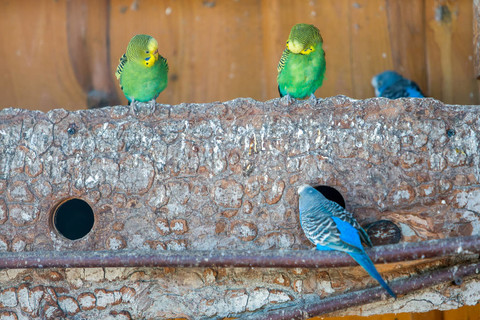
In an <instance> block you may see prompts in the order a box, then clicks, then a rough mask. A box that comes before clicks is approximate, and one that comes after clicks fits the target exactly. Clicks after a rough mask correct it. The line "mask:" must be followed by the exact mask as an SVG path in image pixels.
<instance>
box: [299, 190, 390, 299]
mask: <svg viewBox="0 0 480 320" xmlns="http://www.w3.org/2000/svg"><path fill="white" fill-rule="evenodd" d="M298 194H299V195H300V199H299V211H300V224H301V226H302V229H303V232H305V235H306V236H307V239H308V240H310V241H311V242H312V243H313V244H314V245H316V246H317V250H338V251H343V252H346V253H348V254H349V255H350V256H351V257H352V258H353V259H354V260H355V261H356V262H358V264H359V265H361V266H362V267H363V268H364V269H365V270H366V271H367V272H368V274H369V275H371V276H372V277H373V278H374V279H375V280H377V281H378V283H380V285H381V286H382V287H383V288H384V289H385V290H387V292H388V293H389V294H390V295H391V296H392V297H394V298H397V296H396V295H395V293H394V292H393V291H392V289H390V287H389V286H388V285H387V283H386V282H385V281H384V280H383V279H382V276H381V275H380V274H379V273H378V271H377V269H376V268H375V266H374V265H373V263H372V260H370V258H369V257H368V255H367V254H366V253H365V250H364V249H363V246H362V243H361V242H360V239H362V240H363V241H364V242H365V243H366V244H367V245H368V246H369V247H371V246H372V242H371V241H370V238H369V237H368V235H367V233H366V232H365V230H363V229H362V227H361V226H360V225H359V224H358V222H357V221H356V220H355V218H354V217H353V215H352V214H351V213H350V212H348V211H347V210H345V209H344V208H343V207H342V206H340V205H339V204H337V203H336V202H333V201H331V200H328V199H327V198H325V197H324V196H323V194H321V193H320V192H319V191H317V190H316V189H315V188H313V187H311V186H309V185H303V186H300V187H299V188H298Z"/></svg>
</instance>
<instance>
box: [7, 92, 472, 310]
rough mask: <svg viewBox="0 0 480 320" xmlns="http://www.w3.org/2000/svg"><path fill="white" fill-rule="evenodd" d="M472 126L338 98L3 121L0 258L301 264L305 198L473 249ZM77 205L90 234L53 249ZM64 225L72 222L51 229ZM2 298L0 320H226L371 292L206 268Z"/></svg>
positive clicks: (362, 281)
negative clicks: (230, 257)
mask: <svg viewBox="0 0 480 320" xmlns="http://www.w3.org/2000/svg"><path fill="white" fill-rule="evenodd" d="M477 110H478V106H457V105H444V104H443V103H441V102H439V101H436V100H433V99H400V100H387V99H370V100H352V99H349V98H347V97H343V96H337V97H332V98H328V99H325V100H318V101H311V100H306V101H303V102H295V103H293V104H292V105H284V104H283V101H282V100H278V99H276V100H271V101H267V102H259V101H254V100H251V99H236V100H232V101H229V102H223V103H221V102H217V103H211V104H181V105H176V106H169V105H157V107H156V109H155V110H154V111H152V110H150V109H148V106H146V105H145V106H140V107H139V108H138V109H135V108H131V107H128V106H116V107H111V108H103V109H97V110H82V111H76V112H67V111H65V110H52V111H50V112H48V113H41V112H35V111H26V110H21V109H4V110H1V111H0V149H1V150H2V153H1V155H0V251H11V252H19V254H21V253H22V252H27V251H32V252H35V251H37V252H39V254H45V252H47V253H48V252H51V251H56V252H58V251H60V252H61V251H70V252H71V251H85V250H96V251H98V250H107V252H108V251H110V252H113V251H116V250H123V249H125V250H128V252H135V251H138V252H145V251H148V250H180V251H181V252H182V254H185V255H188V254H189V252H193V251H194V250H195V251H198V250H208V251H212V250H215V251H217V250H244V251H245V250H281V249H289V250H310V249H312V245H311V244H310V243H309V242H308V241H307V240H306V238H305V237H304V235H303V233H302V231H301V229H300V225H299V221H298V199H297V193H296V192H297V187H298V186H299V185H301V184H304V183H309V184H312V185H327V186H331V187H334V188H335V189H337V190H338V191H340V192H341V193H342V194H343V197H344V199H345V202H346V207H347V209H348V210H350V211H352V212H353V213H354V215H355V217H356V218H357V220H358V221H359V222H360V223H361V224H362V225H364V226H366V225H368V224H370V223H372V222H375V221H378V220H381V219H386V220H390V221H392V222H394V223H395V224H396V225H397V226H398V227H399V228H400V231H401V233H402V239H401V241H402V242H416V241H422V240H430V239H442V238H448V237H457V236H469V235H478V234H479V231H480V217H479V212H480V188H479V187H478V185H479V182H478V181H479V178H480V170H479V164H480V155H479V150H478V147H479V139H478V135H479V134H480V127H479V125H480V117H479V113H478V111H477ZM71 198H78V199H82V200H84V201H86V203H87V204H88V205H89V206H91V208H92V211H93V219H94V220H93V221H91V222H92V223H93V227H92V229H91V230H90V231H88V228H87V230H86V231H85V232H87V234H86V235H85V236H83V237H80V238H79V239H77V240H70V239H68V238H66V237H65V236H63V235H62V232H63V234H64V235H67V236H68V235H69V234H70V233H69V231H70V232H72V233H73V234H76V235H78V233H77V231H78V232H80V231H82V230H80V229H82V228H83V227H85V225H88V223H86V224H83V222H82V214H83V212H84V211H82V210H80V211H79V212H74V210H75V206H76V205H77V204H78V203H76V202H73V203H72V206H73V208H72V207H70V208H69V209H65V208H67V207H63V209H65V210H64V213H61V212H62V210H61V209H62V206H61V204H65V201H66V200H67V202H68V200H69V199H71ZM56 209H58V210H56ZM72 210H73V211H72ZM65 212H66V213H65ZM72 212H73V213H72ZM61 214H66V216H67V217H70V216H71V215H76V216H77V218H78V219H79V220H78V221H79V222H77V223H76V224H74V225H68V223H64V224H62V223H61V222H59V221H61V220H62V218H61V217H60V216H59V215H61ZM67 220H68V219H67ZM87 220H88V219H87ZM65 228H66V230H67V231H65ZM80 235H81V232H80ZM73 238H75V237H73ZM312 254H313V252H312ZM470 258H471V256H469V255H465V254H463V253H462V252H459V255H458V257H454V258H449V259H440V260H431V259H430V260H421V261H416V262H414V263H412V262H410V263H392V264H388V265H378V266H377V267H378V269H379V271H380V272H382V274H383V276H384V278H385V279H386V280H387V281H392V280H394V279H397V278H399V279H402V278H406V277H409V276H411V275H417V274H423V273H427V272H431V271H434V270H436V269H440V268H443V267H447V266H452V265H454V264H458V263H467V262H468V261H467V260H469V259H470ZM0 283H2V286H1V290H0V310H5V311H0V319H3V318H2V317H7V316H9V315H11V314H14V313H15V314H16V315H17V317H18V318H19V319H22V317H35V316H37V317H40V318H48V317H53V315H58V314H63V315H68V316H70V315H76V316H78V317H89V318H90V317H106V316H109V315H110V316H112V317H118V318H122V317H124V318H128V317H129V316H130V317H131V318H143V317H144V318H147V319H148V318H174V317H185V318H192V319H196V318H202V317H205V318H215V317H218V318H221V317H226V316H231V315H246V314H251V313H254V312H258V311H260V310H265V309H270V308H272V309H275V308H280V307H282V306H284V304H286V305H292V304H293V305H295V304H297V303H299V304H300V303H305V301H309V299H316V298H317V297H330V296H333V295H338V294H342V293H345V292H347V291H351V290H360V289H362V288H365V287H372V286H376V285H377V283H376V282H375V281H374V280H373V279H371V278H370V277H369V276H368V275H367V274H366V273H365V272H364V271H363V269H361V268H360V267H345V268H335V269H307V268H254V269H250V268H225V267H214V266H212V267H202V268H171V267H166V268H151V267H148V268H147V267H127V266H125V267H117V268H101V267H98V268H85V269H82V268H54V269H22V270H19V269H10V270H2V271H0ZM478 294H480V283H479V281H478V277H477V278H468V279H467V280H466V281H464V282H463V283H462V284H460V285H459V286H457V285H452V284H451V283H443V284H439V285H438V286H436V287H435V288H434V289H426V290H424V291H422V292H416V293H411V294H408V295H404V296H400V297H399V299H398V300H397V301H392V300H387V301H382V302H376V303H373V304H370V305H368V306H364V307H362V308H361V309H360V308H350V309H348V310H344V311H342V313H355V314H363V315H368V314H373V313H387V312H388V313H389V312H409V311H427V310H431V309H449V308H456V307H459V306H462V305H465V304H474V303H476V302H477V298H476V297H478ZM452 297H454V298H452ZM2 312H3V313H2ZM5 319H6V318H5Z"/></svg>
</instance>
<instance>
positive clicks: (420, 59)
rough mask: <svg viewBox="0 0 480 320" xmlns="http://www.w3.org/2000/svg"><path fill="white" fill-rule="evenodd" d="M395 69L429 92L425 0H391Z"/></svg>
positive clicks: (388, 3) (388, 5)
mask: <svg viewBox="0 0 480 320" xmlns="http://www.w3.org/2000/svg"><path fill="white" fill-rule="evenodd" d="M386 5H387V14H388V32H389V35H390V47H391V54H392V60H393V69H394V70H396V71H397V72H399V73H400V74H402V75H403V76H405V77H407V78H409V79H412V80H414V81H415V82H416V83H417V84H418V85H419V86H420V88H421V89H422V90H423V91H424V93H426V90H427V64H426V48H425V2H424V1H408V4H407V3H406V2H405V1H403V2H400V1H398V0H387V1H386Z"/></svg>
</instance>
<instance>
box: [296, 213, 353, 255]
mask: <svg viewBox="0 0 480 320" xmlns="http://www.w3.org/2000/svg"><path fill="white" fill-rule="evenodd" d="M336 220H338V221H340V224H339V222H338V221H336ZM341 223H343V224H347V225H349V226H350V229H351V230H354V231H355V233H356V235H357V238H358V231H357V230H356V229H355V228H354V227H352V226H351V225H350V224H348V223H347V222H345V221H342V220H341V219H339V218H337V217H333V216H332V215H331V212H330V211H329V209H328V208H327V207H325V206H322V205H318V206H315V207H313V208H310V209H309V210H307V211H306V212H304V213H302V218H301V224H302V229H303V231H304V232H305V235H306V237H307V238H308V240H310V241H311V242H312V243H314V244H315V245H316V246H317V250H340V251H344V252H361V250H362V249H359V248H357V247H356V246H355V244H356V242H355V241H351V240H350V239H349V237H348V234H347V233H345V235H343V234H342V232H345V230H343V229H345V228H344V227H343V224H341ZM342 228H343V229H342ZM350 229H348V232H350V231H351V230H350ZM358 243H360V240H358ZM360 248H362V246H361V244H360Z"/></svg>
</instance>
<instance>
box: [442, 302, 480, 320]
mask: <svg viewBox="0 0 480 320" xmlns="http://www.w3.org/2000/svg"><path fill="white" fill-rule="evenodd" d="M460 319H462V320H480V304H477V305H474V306H465V307H462V308H458V309H454V310H447V311H444V312H443V320H460Z"/></svg>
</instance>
